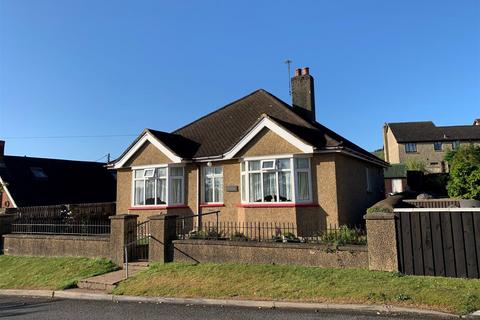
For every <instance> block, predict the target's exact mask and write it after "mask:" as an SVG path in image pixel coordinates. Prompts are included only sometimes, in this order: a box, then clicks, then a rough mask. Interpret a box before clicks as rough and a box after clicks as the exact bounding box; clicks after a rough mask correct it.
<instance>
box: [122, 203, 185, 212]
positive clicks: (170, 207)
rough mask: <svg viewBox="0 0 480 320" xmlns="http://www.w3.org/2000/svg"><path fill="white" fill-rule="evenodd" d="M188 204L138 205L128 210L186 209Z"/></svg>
mask: <svg viewBox="0 0 480 320" xmlns="http://www.w3.org/2000/svg"><path fill="white" fill-rule="evenodd" d="M185 208H188V206H186V205H184V204H182V205H175V206H138V207H130V208H128V210H132V211H135V210H162V209H185Z"/></svg>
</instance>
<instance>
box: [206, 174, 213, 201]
mask: <svg viewBox="0 0 480 320" xmlns="http://www.w3.org/2000/svg"><path fill="white" fill-rule="evenodd" d="M212 180H213V179H212V178H209V177H205V179H204V181H205V188H204V190H205V191H204V192H205V202H212V201H213V186H212Z"/></svg>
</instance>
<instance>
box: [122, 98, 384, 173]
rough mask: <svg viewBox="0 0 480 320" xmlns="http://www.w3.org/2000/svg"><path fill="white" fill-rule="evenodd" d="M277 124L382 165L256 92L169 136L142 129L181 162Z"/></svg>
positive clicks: (320, 146) (213, 153)
mask: <svg viewBox="0 0 480 320" xmlns="http://www.w3.org/2000/svg"><path fill="white" fill-rule="evenodd" d="M265 116H267V117H269V118H271V119H272V120H273V121H275V122H277V123H278V124H279V125H281V126H282V127H284V128H285V129H287V130H288V131H290V132H291V133H293V134H294V135H296V136H297V137H299V138H300V139H302V140H303V141H305V142H307V143H309V144H310V145H312V146H313V147H314V148H315V149H316V150H324V149H331V148H341V149H348V150H350V151H353V152H354V153H357V154H360V155H362V156H363V157H365V158H367V159H370V160H373V161H376V162H380V163H382V164H383V163H384V162H383V160H381V159H379V158H377V157H376V156H374V155H373V154H371V153H370V152H368V151H366V150H364V149H362V148H360V147H359V146H357V145H356V144H354V143H353V142H350V141H349V140H347V139H345V138H344V137H342V136H340V135H338V134H337V133H335V132H333V131H332V130H330V129H328V128H326V127H325V126H323V125H321V124H319V123H318V122H316V121H308V120H306V119H304V118H302V117H301V116H300V115H298V114H297V113H295V112H294V111H293V109H292V107H291V106H289V105H288V104H286V103H285V102H283V101H282V100H280V99H278V98H277V97H275V96H274V95H272V94H271V93H269V92H267V91H265V90H263V89H260V90H256V91H254V92H252V93H251V94H249V95H247V96H245V97H243V98H241V99H238V100H236V101H234V102H232V103H229V104H227V105H226V106H224V107H222V108H220V109H217V110H216V111H214V112H212V113H209V114H207V115H205V116H203V117H201V118H199V119H198V120H196V121H194V122H192V123H190V124H188V125H186V126H184V127H182V128H180V129H177V130H175V131H173V132H172V133H168V132H163V131H157V130H152V129H146V130H145V131H144V133H145V132H150V133H151V134H152V135H154V136H155V137H156V138H157V139H158V140H160V141H161V142H162V143H163V144H165V146H167V147H168V148H169V149H170V150H172V151H173V152H174V153H175V154H176V155H178V156H180V157H182V158H185V159H198V158H207V157H217V156H222V155H224V154H226V153H227V152H229V151H230V150H231V149H233V147H234V146H235V145H237V144H238V143H239V141H240V140H241V139H242V138H243V137H244V136H245V135H247V134H248V132H249V131H250V130H251V129H252V128H253V127H254V126H255V125H256V124H257V123H258V122H259V121H260V120H261V119H262V118H263V117H265ZM144 133H142V135H140V136H139V137H138V138H137V139H136V140H135V141H134V142H133V143H132V144H131V145H130V147H129V148H128V149H127V150H125V152H124V153H123V154H122V155H121V156H120V157H119V158H118V159H117V160H116V162H117V161H119V160H120V159H121V158H122V157H123V156H125V155H126V154H127V152H128V150H129V149H130V148H132V147H133V146H134V145H135V144H136V142H138V141H139V139H140V138H141V137H142V136H143V135H144Z"/></svg>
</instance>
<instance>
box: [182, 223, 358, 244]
mask: <svg viewBox="0 0 480 320" xmlns="http://www.w3.org/2000/svg"><path fill="white" fill-rule="evenodd" d="M186 230H190V231H189V232H186ZM177 238H178V239H183V240H186V239H198V240H230V241H256V242H284V243H286V242H288V243H292V242H293V243H295V242H297V243H318V244H332V245H346V244H360V245H364V244H366V242H367V234H366V231H365V230H364V228H363V227H360V226H356V227H347V226H340V227H337V226H336V225H330V226H328V227H323V228H321V227H311V226H308V225H304V226H300V227H299V226H297V225H296V224H294V223H280V222H236V221H218V219H216V220H215V221H206V222H203V223H202V224H201V225H200V227H198V226H195V225H194V226H193V227H189V228H185V227H184V226H181V227H179V225H178V223H177Z"/></svg>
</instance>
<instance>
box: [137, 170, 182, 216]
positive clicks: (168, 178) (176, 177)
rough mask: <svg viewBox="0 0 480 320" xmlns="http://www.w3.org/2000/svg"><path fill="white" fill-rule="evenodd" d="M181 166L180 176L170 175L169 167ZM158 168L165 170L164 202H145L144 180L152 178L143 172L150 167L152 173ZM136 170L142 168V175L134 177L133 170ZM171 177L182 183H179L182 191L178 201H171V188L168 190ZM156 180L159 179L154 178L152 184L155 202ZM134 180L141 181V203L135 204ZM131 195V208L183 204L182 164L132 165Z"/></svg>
mask: <svg viewBox="0 0 480 320" xmlns="http://www.w3.org/2000/svg"><path fill="white" fill-rule="evenodd" d="M173 167H175V168H182V175H181V176H171V175H170V169H171V168H173ZM160 168H165V169H166V170H165V171H166V172H165V174H166V177H165V179H166V186H165V188H166V190H167V191H166V194H165V197H166V199H165V203H160V204H157V203H154V204H145V202H146V201H145V200H146V199H145V197H146V181H147V180H149V179H151V178H153V175H152V176H150V175H147V176H146V175H145V173H146V172H147V170H150V169H152V170H153V173H154V174H155V171H156V169H160ZM136 170H144V172H143V176H142V177H141V178H136V177H135V171H136ZM173 179H178V180H181V181H182V183H181V186H182V193H181V201H180V202H178V203H173V202H172V201H171V199H172V192H173V190H170V186H171V181H172V180H173ZM157 180H159V178H155V184H154V195H155V202H156V199H157ZM136 181H143V204H135V182H136ZM131 195H132V197H131V207H132V208H148V207H161V206H165V207H167V206H176V205H184V204H185V167H184V166H183V165H176V164H158V165H151V166H137V167H132V193H131Z"/></svg>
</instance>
